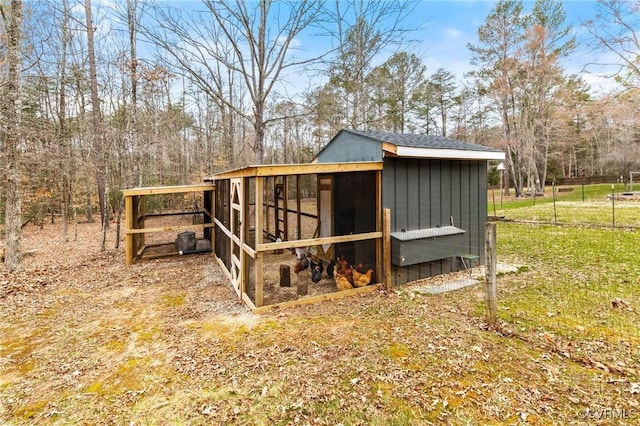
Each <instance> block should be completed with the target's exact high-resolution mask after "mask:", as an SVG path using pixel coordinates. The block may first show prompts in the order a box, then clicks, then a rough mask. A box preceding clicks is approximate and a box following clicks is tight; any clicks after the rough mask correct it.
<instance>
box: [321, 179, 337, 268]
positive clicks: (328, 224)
mask: <svg viewBox="0 0 640 426" xmlns="http://www.w3.org/2000/svg"><path fill="white" fill-rule="evenodd" d="M332 236H333V175H318V237H320V238H323V237H332ZM318 251H319V253H318V254H319V255H320V256H321V257H324V258H326V259H333V251H334V250H333V244H322V245H320V246H318Z"/></svg>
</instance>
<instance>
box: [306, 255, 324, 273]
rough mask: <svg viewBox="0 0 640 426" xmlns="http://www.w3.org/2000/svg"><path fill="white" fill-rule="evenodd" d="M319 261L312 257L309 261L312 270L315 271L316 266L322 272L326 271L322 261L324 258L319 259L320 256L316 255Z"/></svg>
mask: <svg viewBox="0 0 640 426" xmlns="http://www.w3.org/2000/svg"><path fill="white" fill-rule="evenodd" d="M316 259H317V262H316V261H314V260H313V258H311V260H310V261H309V264H310V266H311V270H312V271H313V270H314V269H316V267H318V268H319V269H320V273H321V274H322V272H324V264H323V263H322V259H319V258H318V257H316Z"/></svg>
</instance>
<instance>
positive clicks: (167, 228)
mask: <svg viewBox="0 0 640 426" xmlns="http://www.w3.org/2000/svg"><path fill="white" fill-rule="evenodd" d="M192 228H195V229H198V230H200V229H204V228H213V224H212V223H200V224H197V225H175V226H162V227H159V228H142V229H129V230H126V231H124V232H125V235H130V234H142V235H144V234H153V233H156V232H173V231H181V230H183V229H192Z"/></svg>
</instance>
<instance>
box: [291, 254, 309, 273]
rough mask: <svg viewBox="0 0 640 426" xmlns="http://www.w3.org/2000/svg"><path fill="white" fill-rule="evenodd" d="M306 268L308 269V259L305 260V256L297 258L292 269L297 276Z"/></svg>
mask: <svg viewBox="0 0 640 426" xmlns="http://www.w3.org/2000/svg"><path fill="white" fill-rule="evenodd" d="M308 267H309V259H307V256H306V255H303V256H302V257H300V258H298V262H297V263H296V265H295V266H294V267H293V272H295V273H296V274H297V273H299V272H300V271H303V270H305V269H307V268H308Z"/></svg>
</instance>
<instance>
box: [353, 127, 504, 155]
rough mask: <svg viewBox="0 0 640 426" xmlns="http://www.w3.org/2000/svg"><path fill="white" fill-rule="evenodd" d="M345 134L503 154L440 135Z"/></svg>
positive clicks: (364, 131)
mask: <svg viewBox="0 0 640 426" xmlns="http://www.w3.org/2000/svg"><path fill="white" fill-rule="evenodd" d="M343 132H349V133H352V134H354V135H360V136H364V137H366V138H369V139H374V140H377V141H380V142H388V143H390V144H393V145H396V146H408V147H415V148H432V149H458V150H463V151H486V152H501V151H500V150H499V149H496V148H491V147H488V146H484V145H477V144H472V143H466V142H462V141H459V140H456V139H449V138H445V137H443V136H438V135H415V134H410V133H391V132H376V131H369V130H353V129H344V130H343Z"/></svg>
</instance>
